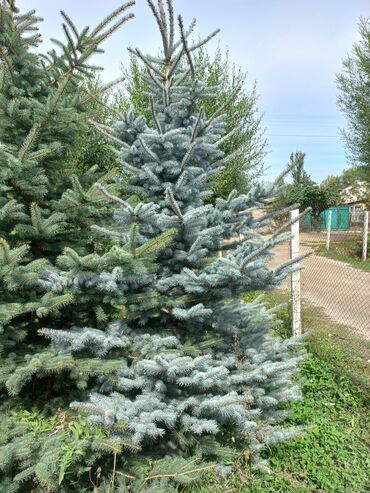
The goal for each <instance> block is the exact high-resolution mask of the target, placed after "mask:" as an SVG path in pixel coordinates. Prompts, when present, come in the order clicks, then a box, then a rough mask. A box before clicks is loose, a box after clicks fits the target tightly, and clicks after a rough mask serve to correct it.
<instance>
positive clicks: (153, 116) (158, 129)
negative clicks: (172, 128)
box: [150, 96, 162, 134]
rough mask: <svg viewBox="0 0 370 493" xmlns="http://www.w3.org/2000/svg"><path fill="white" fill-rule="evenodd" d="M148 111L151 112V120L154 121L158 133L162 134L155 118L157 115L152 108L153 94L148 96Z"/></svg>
mask: <svg viewBox="0 0 370 493" xmlns="http://www.w3.org/2000/svg"><path fill="white" fill-rule="evenodd" d="M150 111H151V114H152V118H153V121H154V123H155V126H156V128H157V131H158V133H159V134H162V129H161V125H160V123H159V121H158V118H157V115H156V112H155V108H154V98H153V96H151V97H150Z"/></svg>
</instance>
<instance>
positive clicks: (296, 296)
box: [290, 209, 302, 336]
mask: <svg viewBox="0 0 370 493" xmlns="http://www.w3.org/2000/svg"><path fill="white" fill-rule="evenodd" d="M298 216H299V209H294V210H293V211H290V220H293V219H296V218H297V217H298ZM290 231H291V233H292V237H291V239H290V258H291V259H294V258H296V257H298V255H299V221H296V222H295V223H293V224H292V225H291V227H290ZM290 282H291V290H290V293H291V303H292V333H293V336H299V335H301V334H302V321H301V272H300V271H299V270H297V271H295V272H292V274H291V277H290Z"/></svg>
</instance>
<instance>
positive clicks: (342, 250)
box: [310, 240, 370, 272]
mask: <svg viewBox="0 0 370 493" xmlns="http://www.w3.org/2000/svg"><path fill="white" fill-rule="evenodd" d="M368 244H369V245H370V240H369V241H368ZM310 246H311V247H313V249H314V251H315V253H316V254H317V255H321V256H322V257H327V258H330V259H332V260H339V261H340V262H345V263H347V264H350V265H352V267H355V268H356V269H360V270H364V271H366V272H370V259H369V258H368V259H367V260H362V259H361V251H362V247H361V242H360V241H357V242H356V241H333V242H331V243H330V249H329V250H327V249H326V246H325V245H324V244H310Z"/></svg>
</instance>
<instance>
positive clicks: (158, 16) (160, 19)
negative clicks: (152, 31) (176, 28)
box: [147, 0, 170, 59]
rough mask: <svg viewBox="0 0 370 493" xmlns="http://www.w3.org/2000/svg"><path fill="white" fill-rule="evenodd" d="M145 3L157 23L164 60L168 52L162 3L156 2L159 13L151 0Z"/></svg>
mask: <svg viewBox="0 0 370 493" xmlns="http://www.w3.org/2000/svg"><path fill="white" fill-rule="evenodd" d="M147 3H148V5H149V8H150V10H151V11H152V14H153V16H154V18H155V20H156V21H157V24H158V27H159V32H160V34H161V37H162V44H163V53H164V56H165V58H166V59H168V58H169V55H170V54H169V50H168V39H167V23H166V16H165V13H164V9H163V2H162V0H158V8H159V12H158V11H157V9H156V8H155V6H154V3H153V2H152V0H147Z"/></svg>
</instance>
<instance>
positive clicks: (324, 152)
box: [18, 0, 370, 181]
mask: <svg viewBox="0 0 370 493" xmlns="http://www.w3.org/2000/svg"><path fill="white" fill-rule="evenodd" d="M120 4H121V2H120V1H119V0H105V1H104V2H102V1H101V0H18V5H19V6H20V7H21V8H22V10H24V9H29V8H31V7H32V8H35V9H36V10H37V12H38V14H40V15H41V16H42V17H44V19H45V22H44V23H43V24H42V27H41V33H42V34H43V36H44V37H45V43H44V49H47V48H49V47H50V44H49V43H48V42H47V41H46V40H47V38H49V37H61V36H62V33H61V19H60V14H59V11H60V10H61V9H63V10H65V11H66V12H67V13H68V14H69V15H70V16H71V17H72V19H73V20H74V21H75V22H76V24H77V25H78V26H79V27H83V26H85V25H86V24H89V25H94V24H96V23H97V22H98V21H99V20H100V19H101V18H102V17H103V16H104V15H106V14H108V13H109V12H110V11H111V10H113V9H114V8H116V7H117V6H118V5H120ZM136 4H137V5H136V6H135V7H134V9H133V11H134V12H135V16H136V19H134V20H133V21H131V22H129V23H128V24H127V25H126V26H124V27H123V29H121V31H119V32H118V33H115V34H114V35H113V36H111V38H110V39H109V40H108V41H107V42H106V43H105V46H104V48H105V49H106V53H105V54H104V55H102V56H100V58H99V64H101V65H102V66H103V67H104V69H105V71H104V79H105V80H107V81H109V80H111V79H115V78H116V77H118V76H119V75H120V65H121V63H123V64H126V63H127V60H128V55H127V50H126V48H127V46H128V45H129V44H132V45H134V46H138V47H140V49H141V50H142V51H143V52H144V53H153V52H154V53H156V51H157V47H158V46H159V44H160V40H159V35H158V33H157V29H156V25H155V23H154V21H153V19H152V17H151V13H150V12H149V9H148V7H147V5H146V1H145V0H137V2H136ZM174 5H175V10H176V11H177V13H182V14H183V16H184V18H185V20H186V21H190V20H191V19H192V18H193V17H196V18H197V20H198V28H197V32H198V33H201V34H208V33H209V32H210V31H212V30H213V29H214V28H216V27H219V28H221V33H220V35H219V42H220V44H221V47H222V48H226V47H227V48H229V50H230V55H231V59H232V60H233V61H235V63H236V64H237V65H239V66H241V67H242V68H243V69H244V70H247V71H248V82H247V84H248V83H249V84H250V85H251V84H252V83H253V81H254V80H256V82H257V90H258V93H259V94H260V99H259V109H260V111H261V112H262V113H264V125H265V127H266V134H267V139H268V143H269V154H268V156H267V157H266V167H267V172H266V177H267V178H272V177H273V176H276V175H277V174H278V173H279V172H280V171H281V169H282V168H283V167H284V166H285V164H286V163H287V161H288V158H289V155H290V153H291V152H292V151H294V150H296V149H300V150H302V151H304V152H305V153H306V168H307V171H308V172H309V173H310V174H311V176H312V178H313V179H315V180H317V181H321V180H322V179H323V178H325V177H326V176H327V175H329V174H339V173H340V172H341V170H342V169H344V168H345V167H346V166H348V161H347V158H346V152H345V148H344V145H343V142H342V140H341V138H340V136H339V129H340V128H343V127H344V126H345V120H344V117H343V115H341V113H340V112H339V111H338V108H337V105H336V98H337V89H336V84H335V74H336V73H338V72H340V71H341V63H342V59H343V58H344V57H345V56H346V54H347V53H349V52H350V51H351V50H352V45H353V43H354V42H355V41H356V40H358V33H357V23H358V20H359V17H361V16H369V15H370V1H369V0H174ZM216 44H217V42H215V41H214V42H213V47H215V46H216Z"/></svg>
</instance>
